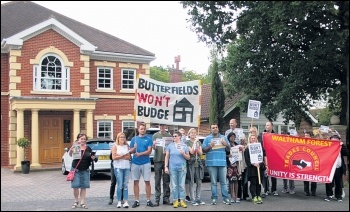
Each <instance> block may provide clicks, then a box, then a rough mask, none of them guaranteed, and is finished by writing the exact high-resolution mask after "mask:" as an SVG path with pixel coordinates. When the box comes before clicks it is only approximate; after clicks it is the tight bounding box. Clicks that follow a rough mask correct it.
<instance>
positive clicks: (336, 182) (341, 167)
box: [325, 133, 348, 202]
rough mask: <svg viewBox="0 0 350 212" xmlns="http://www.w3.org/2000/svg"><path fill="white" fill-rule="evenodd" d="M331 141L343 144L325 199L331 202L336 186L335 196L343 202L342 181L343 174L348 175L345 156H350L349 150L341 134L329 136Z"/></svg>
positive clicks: (327, 185)
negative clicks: (349, 154)
mask: <svg viewBox="0 0 350 212" xmlns="http://www.w3.org/2000/svg"><path fill="white" fill-rule="evenodd" d="M329 139H330V140H331V141H334V142H339V145H341V150H340V152H339V155H338V158H337V159H336V169H335V172H334V175H333V180H332V182H330V183H326V195H327V197H326V198H325V201H327V202H329V201H331V200H332V196H333V187H334V196H335V198H336V199H337V202H342V201H343V198H342V192H343V189H342V183H343V175H346V162H345V160H344V158H345V157H348V150H347V148H346V146H345V144H343V142H342V141H341V137H340V136H339V134H337V133H334V134H333V135H331V136H330V138H329Z"/></svg>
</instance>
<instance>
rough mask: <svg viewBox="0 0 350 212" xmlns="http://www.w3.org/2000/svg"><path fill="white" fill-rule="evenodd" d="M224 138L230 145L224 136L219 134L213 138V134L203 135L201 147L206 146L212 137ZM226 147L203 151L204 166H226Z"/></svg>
mask: <svg viewBox="0 0 350 212" xmlns="http://www.w3.org/2000/svg"><path fill="white" fill-rule="evenodd" d="M218 138H219V139H225V141H226V144H227V146H228V147H230V143H229V142H228V140H227V138H226V136H224V135H221V134H219V136H218V137H216V138H214V136H213V134H210V135H208V136H207V137H205V139H204V141H203V149H205V148H207V147H208V146H209V145H210V143H211V141H212V139H218ZM225 149H226V148H225V147H224V148H217V149H215V148H214V149H211V150H209V152H207V153H205V165H206V166H226V150H225Z"/></svg>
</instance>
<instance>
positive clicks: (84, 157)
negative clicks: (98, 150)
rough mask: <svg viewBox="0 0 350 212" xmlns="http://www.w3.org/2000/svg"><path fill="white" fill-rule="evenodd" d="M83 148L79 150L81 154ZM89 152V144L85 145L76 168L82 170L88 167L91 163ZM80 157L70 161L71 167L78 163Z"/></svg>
mask: <svg viewBox="0 0 350 212" xmlns="http://www.w3.org/2000/svg"><path fill="white" fill-rule="evenodd" d="M83 152H84V150H81V154H83ZM91 152H92V149H91V148H90V147H89V146H86V150H85V152H84V155H82V159H81V161H80V163H79V165H78V167H77V169H78V170H80V171H83V170H87V169H89V166H90V165H91V161H92V159H91ZM79 160H80V159H75V160H73V161H72V168H75V167H76V166H77V164H78V162H79Z"/></svg>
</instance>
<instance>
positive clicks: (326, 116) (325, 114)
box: [317, 108, 333, 126]
mask: <svg viewBox="0 0 350 212" xmlns="http://www.w3.org/2000/svg"><path fill="white" fill-rule="evenodd" d="M332 115H333V113H332V112H331V111H330V110H329V109H328V108H324V109H322V110H321V113H320V114H319V115H318V117H317V118H318V124H319V125H325V126H328V125H329V124H330V119H331V117H332Z"/></svg>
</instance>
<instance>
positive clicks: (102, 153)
mask: <svg viewBox="0 0 350 212" xmlns="http://www.w3.org/2000/svg"><path fill="white" fill-rule="evenodd" d="M113 144H114V141H113V140H112V139H110V138H92V139H89V140H87V142H86V145H87V146H89V147H90V148H91V149H92V151H93V152H96V157H97V162H93V164H92V165H91V166H90V170H91V172H90V174H91V177H93V176H94V175H96V174H97V173H98V172H110V171H111V160H110V158H109V155H110V153H111V145H113ZM64 150H65V152H64V154H63V156H62V174H64V175H67V174H68V172H69V171H70V170H71V166H72V160H73V158H72V157H71V156H69V153H68V151H69V149H68V148H65V149H64Z"/></svg>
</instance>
